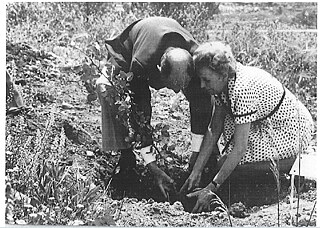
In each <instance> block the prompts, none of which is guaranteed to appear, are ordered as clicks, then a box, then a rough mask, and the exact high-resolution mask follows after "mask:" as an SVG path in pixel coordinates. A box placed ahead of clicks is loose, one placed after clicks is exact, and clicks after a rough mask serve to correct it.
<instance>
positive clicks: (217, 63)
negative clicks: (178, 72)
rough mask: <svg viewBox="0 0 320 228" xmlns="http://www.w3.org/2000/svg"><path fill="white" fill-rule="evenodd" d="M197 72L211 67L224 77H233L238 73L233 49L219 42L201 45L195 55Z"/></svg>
mask: <svg viewBox="0 0 320 228" xmlns="http://www.w3.org/2000/svg"><path fill="white" fill-rule="evenodd" d="M193 61H194V64H195V70H196V71H198V70H199V69H200V68H201V67H209V68H211V69H212V70H213V71H215V72H217V73H219V74H221V75H222V76H223V77H233V76H234V75H235V73H236V60H235V58H234V56H233V54H232V51H231V47H230V46H229V45H226V44H224V43H222V42H219V41H212V42H208V43H204V44H201V45H199V47H198V48H197V49H196V50H195V52H194V54H193Z"/></svg>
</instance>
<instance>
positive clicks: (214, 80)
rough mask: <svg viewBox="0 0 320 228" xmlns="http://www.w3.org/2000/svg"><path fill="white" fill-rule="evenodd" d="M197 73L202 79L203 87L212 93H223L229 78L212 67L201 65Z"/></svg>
mask: <svg viewBox="0 0 320 228" xmlns="http://www.w3.org/2000/svg"><path fill="white" fill-rule="evenodd" d="M197 74H198V76H199V77H200V79H201V88H205V89H206V90H207V91H208V93H210V94H211V95H214V94H219V93H221V92H222V91H223V90H224V89H225V88H226V86H227V83H228V78H227V77H223V76H222V75H220V74H218V73H217V72H215V71H213V70H212V69H211V68H210V67H201V68H200V69H198V71H197Z"/></svg>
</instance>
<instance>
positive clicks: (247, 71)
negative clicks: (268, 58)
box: [236, 63, 271, 77]
mask: <svg viewBox="0 0 320 228" xmlns="http://www.w3.org/2000/svg"><path fill="white" fill-rule="evenodd" d="M236 73H237V75H238V76H255V77H257V76H258V77H259V76H263V77H264V76H266V75H268V76H271V74H270V73H269V72H267V71H266V70H264V69H261V68H259V67H257V66H246V65H243V64H241V63H237V69H236Z"/></svg>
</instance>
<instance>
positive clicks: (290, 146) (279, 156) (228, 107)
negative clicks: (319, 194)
mask: <svg viewBox="0 0 320 228" xmlns="http://www.w3.org/2000/svg"><path fill="white" fill-rule="evenodd" d="M194 61H195V67H196V72H197V75H198V76H199V77H200V79H201V87H203V88H205V89H206V90H207V91H208V92H209V93H210V94H211V95H212V96H213V97H214V98H215V99H214V100H215V107H214V109H215V110H214V114H213V116H212V120H211V123H210V125H209V128H208V132H207V133H206V135H205V137H204V141H203V143H202V145H201V149H200V153H199V155H198V158H197V161H196V163H195V165H194V167H193V170H192V172H191V174H190V176H189V178H188V179H187V180H186V182H185V184H184V185H183V187H182V189H181V191H185V190H192V189H193V188H194V187H197V186H198V185H199V180H200V177H201V173H202V171H203V169H204V165H205V164H206V161H207V160H208V158H209V157H210V155H211V154H212V153H217V152H216V151H215V149H214V148H217V146H216V145H217V144H218V142H219V144H221V145H222V146H223V150H222V151H221V152H218V153H220V154H221V156H222V157H221V158H220V160H219V162H218V163H219V164H220V165H218V166H219V171H218V172H217V174H216V175H215V177H214V178H213V180H212V182H210V183H209V184H208V185H207V186H206V188H204V189H202V190H200V191H198V192H194V193H190V194H189V195H187V196H188V197H194V196H197V197H198V202H197V203H196V205H195V207H194V210H193V211H194V212H200V211H202V210H204V209H206V207H208V205H209V202H210V200H209V199H210V191H213V192H215V191H217V189H218V188H219V186H220V185H221V184H222V183H223V182H224V181H225V180H226V179H227V177H228V176H229V175H230V174H231V173H232V172H235V173H241V172H247V173H248V172H250V173H252V174H258V173H261V172H267V171H269V170H270V168H269V167H270V160H279V170H280V172H288V171H289V170H290V168H291V167H292V165H293V162H294V160H295V157H296V156H297V154H298V151H299V150H300V151H301V152H303V151H304V150H305V149H306V148H307V146H308V144H309V142H310V140H311V133H312V131H313V120H312V117H311V115H310V113H309V111H308V110H307V109H306V108H305V107H304V105H303V104H302V103H301V102H300V101H298V100H297V99H296V97H295V96H294V95H293V94H292V93H291V92H290V91H289V90H288V89H286V88H285V87H284V86H283V85H282V84H281V83H280V82H279V81H278V80H277V79H276V78H275V77H273V76H271V75H270V74H269V73H267V72H266V71H264V70H262V69H259V68H256V67H249V66H244V65H242V64H240V63H238V62H236V61H235V59H234V57H233V54H232V52H231V48H230V47H229V46H227V45H224V44H223V43H221V42H210V43H205V44H202V45H200V46H199V47H198V49H197V50H196V51H195V53H194Z"/></svg>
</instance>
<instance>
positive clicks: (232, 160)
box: [206, 123, 250, 191]
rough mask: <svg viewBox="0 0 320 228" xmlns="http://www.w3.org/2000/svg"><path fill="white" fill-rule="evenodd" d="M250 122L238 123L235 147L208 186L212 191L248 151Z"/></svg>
mask: <svg viewBox="0 0 320 228" xmlns="http://www.w3.org/2000/svg"><path fill="white" fill-rule="evenodd" d="M249 130H250V123H246V124H236V126H235V132H234V147H233V150H232V151H231V152H230V154H228V155H227V158H226V160H225V162H224V163H223V165H222V167H221V169H220V170H219V172H218V173H217V174H216V176H215V177H214V178H213V180H212V181H213V182H214V183H215V184H217V186H216V185H215V184H213V183H212V182H211V183H210V184H209V185H208V186H207V187H206V188H207V189H209V190H211V191H216V190H217V187H219V186H220V185H221V184H222V183H223V182H224V181H225V180H226V179H227V178H228V177H229V175H230V174H231V173H232V171H233V170H234V169H235V167H236V166H237V165H238V164H239V163H240V161H241V159H242V157H243V156H244V154H245V153H246V151H247V145H248V137H249Z"/></svg>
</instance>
